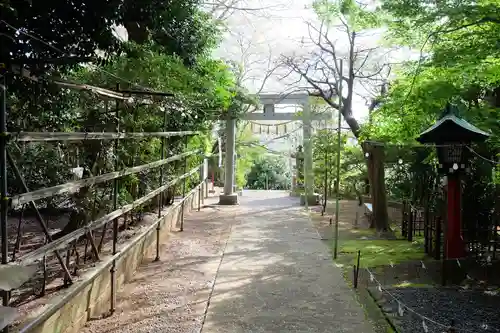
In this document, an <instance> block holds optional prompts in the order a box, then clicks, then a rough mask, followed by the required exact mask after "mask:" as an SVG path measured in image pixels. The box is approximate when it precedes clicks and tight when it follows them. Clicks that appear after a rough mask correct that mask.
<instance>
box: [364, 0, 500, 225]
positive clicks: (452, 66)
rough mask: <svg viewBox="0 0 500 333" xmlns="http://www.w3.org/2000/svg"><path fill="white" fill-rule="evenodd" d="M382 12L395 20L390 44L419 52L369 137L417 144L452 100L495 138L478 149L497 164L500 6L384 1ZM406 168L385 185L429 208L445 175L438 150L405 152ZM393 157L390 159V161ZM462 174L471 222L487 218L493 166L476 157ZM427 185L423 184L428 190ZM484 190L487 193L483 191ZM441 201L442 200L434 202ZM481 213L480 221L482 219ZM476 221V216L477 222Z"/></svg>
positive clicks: (392, 170) (393, 171)
mask: <svg viewBox="0 0 500 333" xmlns="http://www.w3.org/2000/svg"><path fill="white" fill-rule="evenodd" d="M381 10H383V11H385V13H386V14H387V15H388V17H389V19H388V20H387V22H388V26H389V31H388V33H389V35H390V37H391V38H387V40H388V41H389V42H390V43H392V44H394V45H396V46H404V47H407V48H413V49H414V50H415V51H416V52H419V54H420V56H421V57H420V58H421V59H419V60H418V61H408V62H405V63H404V64H403V65H402V66H400V68H398V69H397V71H396V77H395V80H393V82H392V83H391V87H390V90H389V92H388V94H387V95H386V96H384V97H383V98H382V104H381V106H380V107H379V108H378V109H376V110H375V111H374V112H373V114H372V122H371V124H370V125H368V126H365V127H364V128H363V138H368V137H369V138H370V139H372V140H381V141H385V142H391V143H410V144H415V143H416V142H415V138H416V137H417V136H418V134H419V133H421V132H422V131H423V130H425V129H426V128H428V127H429V126H431V125H432V124H433V123H434V122H435V121H436V120H437V119H438V118H439V117H440V116H441V115H442V112H443V109H444V107H445V105H446V103H448V102H450V101H451V102H454V103H456V104H458V105H459V106H460V107H461V114H460V116H461V117H463V118H465V119H466V120H468V121H469V122H471V123H472V124H474V125H476V126H478V127H479V128H481V129H483V130H486V131H489V132H490V133H491V134H492V136H491V138H490V139H489V140H488V142H487V143H486V144H484V145H478V146H477V147H475V149H476V150H477V151H480V153H481V155H482V156H486V157H488V158H490V159H495V160H498V159H499V156H498V155H497V154H498V152H499V148H500V136H499V135H498V133H500V132H499V130H500V127H499V126H500V124H499V122H498V114H499V112H500V74H499V73H500V46H499V44H498V35H499V34H500V20H499V19H498V12H499V11H500V3H499V2H498V1H493V0H484V1H453V0H449V1H440V2H439V4H437V5H436V4H435V3H434V2H433V3H432V4H431V3H430V2H429V1H412V0H402V1H401V0H384V1H383V2H382V6H381ZM386 154H388V155H391V156H390V158H392V162H394V156H395V155H396V154H398V155H400V156H401V158H402V160H403V161H404V163H403V164H402V165H399V166H398V165H389V166H388V167H387V168H386V170H387V171H386V173H387V181H388V183H387V188H388V190H389V192H390V194H391V195H392V196H393V198H395V199H401V198H410V199H411V200H413V201H414V202H415V203H416V204H424V203H425V202H427V201H428V200H431V201H432V200H433V199H432V197H433V196H434V197H436V195H435V193H432V192H433V191H435V190H436V189H437V188H438V180H439V176H438V175H437V173H436V169H435V163H436V162H435V155H434V154H435V153H434V152H433V151H432V150H425V149H410V148H406V149H404V148H401V149H398V151H397V152H396V153H395V152H386ZM386 159H387V158H386ZM470 166H471V170H470V172H468V173H467V175H466V176H465V177H464V184H465V185H464V186H465V188H464V191H463V193H464V200H465V201H467V200H471V201H474V202H475V203H476V204H475V205H473V206H474V207H472V206H467V207H466V210H467V212H464V214H468V215H469V217H470V218H469V220H471V221H472V220H474V221H475V220H478V219H480V220H481V221H487V220H488V218H486V217H485V216H487V215H488V214H489V213H484V212H489V211H491V210H492V208H493V203H492V202H491V195H489V196H488V195H485V193H490V194H491V192H492V191H493V188H492V182H493V181H494V177H492V166H491V164H488V163H487V162H485V161H483V160H481V159H480V158H477V157H474V158H472V159H471V160H470ZM422 184H425V185H422ZM480 189H481V190H480ZM435 200H437V199H435ZM478 214H483V215H481V218H479V217H477V216H479V215H478ZM473 216H474V217H473Z"/></svg>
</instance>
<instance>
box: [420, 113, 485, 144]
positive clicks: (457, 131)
mask: <svg viewBox="0 0 500 333" xmlns="http://www.w3.org/2000/svg"><path fill="white" fill-rule="evenodd" d="M446 108H447V110H446V111H447V113H446V114H445V115H444V116H443V117H442V118H441V119H439V120H438V121H437V122H436V123H435V124H434V125H432V126H431V127H429V128H428V129H427V130H425V131H424V132H422V133H420V135H419V137H418V138H417V141H418V142H420V143H445V142H463V143H465V142H473V141H484V140H486V139H487V138H488V137H489V136H490V133H488V132H485V131H483V130H481V129H479V128H477V127H476V126H474V125H472V124H471V123H469V122H468V121H467V120H465V119H463V118H459V117H457V116H456V115H455V114H453V110H452V108H451V106H449V105H447V107H446Z"/></svg>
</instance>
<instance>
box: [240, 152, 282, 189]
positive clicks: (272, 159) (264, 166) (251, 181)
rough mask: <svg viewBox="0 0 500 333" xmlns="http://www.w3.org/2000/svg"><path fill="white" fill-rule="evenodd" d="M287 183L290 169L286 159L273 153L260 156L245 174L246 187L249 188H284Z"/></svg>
mask: <svg viewBox="0 0 500 333" xmlns="http://www.w3.org/2000/svg"><path fill="white" fill-rule="evenodd" d="M289 183H290V171H289V169H288V167H287V163H286V160H285V159H284V158H283V157H280V156H275V155H264V156H261V157H260V158H259V159H257V160H256V161H255V163H254V165H253V166H252V169H251V170H250V173H249V174H248V176H247V187H248V188H250V189H259V190H263V189H269V190H284V189H286V188H288V187H289Z"/></svg>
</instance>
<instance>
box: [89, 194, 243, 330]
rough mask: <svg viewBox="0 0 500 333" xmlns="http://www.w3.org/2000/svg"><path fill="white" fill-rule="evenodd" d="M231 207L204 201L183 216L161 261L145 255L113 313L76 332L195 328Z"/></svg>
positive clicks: (227, 229)
mask: <svg viewBox="0 0 500 333" xmlns="http://www.w3.org/2000/svg"><path fill="white" fill-rule="evenodd" d="M209 200H210V201H209V202H207V201H206V202H205V203H206V204H214V203H216V202H217V200H218V197H215V198H211V199H209ZM221 210H222V212H221ZM234 210H235V208H232V207H223V208H221V207H216V206H208V207H206V208H204V209H202V211H201V212H193V213H191V214H190V215H189V216H186V221H185V227H184V232H180V233H176V234H173V235H172V236H171V237H170V238H169V239H168V241H167V242H166V244H163V245H162V247H161V261H160V262H158V263H156V262H153V261H152V260H153V258H150V259H149V260H147V261H146V263H145V264H143V265H142V266H141V267H140V268H139V269H138V271H137V272H136V274H135V278H134V279H133V281H130V282H129V283H127V284H126V285H125V286H124V288H122V290H120V291H119V293H118V297H117V310H116V313H115V314H114V315H113V316H111V317H108V318H105V319H100V320H94V321H91V322H89V323H87V325H86V327H85V328H84V329H82V331H81V332H84V333H91V332H92V333H98V332H102V333H104V332H106V333H111V332H124V333H125V332H134V333H135V332H144V333H146V332H148V333H153V332H162V333H163V332H176V333H184V332H186V333H187V332H190V333H191V332H199V331H200V328H201V325H202V322H203V318H204V314H205V311H206V306H207V299H208V296H209V294H210V292H211V290H212V286H213V283H214V279H215V276H216V272H217V269H218V267H219V264H220V260H221V255H222V253H223V250H224V247H225V245H226V240H227V237H228V236H229V233H230V229H231V226H232V224H233V221H234V217H233V216H234V213H233V211H234Z"/></svg>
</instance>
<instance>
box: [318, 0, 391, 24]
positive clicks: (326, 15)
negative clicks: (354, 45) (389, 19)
mask: <svg viewBox="0 0 500 333" xmlns="http://www.w3.org/2000/svg"><path fill="white" fill-rule="evenodd" d="M366 7H367V6H366V5H363V4H361V3H358V2H357V1H355V0H315V1H314V2H313V8H314V11H315V12H316V14H317V15H318V16H319V18H320V19H322V20H325V21H326V22H328V23H330V24H335V23H339V21H340V22H342V24H346V25H348V26H349V29H350V30H351V31H360V30H364V29H373V28H377V27H379V26H380V23H381V18H382V16H381V15H380V13H378V12H377V11H375V10H369V9H368V8H366Z"/></svg>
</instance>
